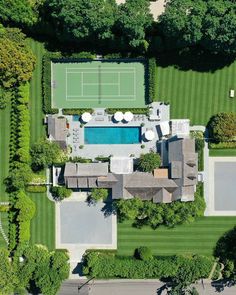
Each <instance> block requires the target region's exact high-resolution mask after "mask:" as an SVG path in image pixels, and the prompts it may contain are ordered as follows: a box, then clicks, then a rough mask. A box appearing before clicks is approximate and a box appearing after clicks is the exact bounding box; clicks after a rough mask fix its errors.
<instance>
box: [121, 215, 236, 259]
mask: <svg viewBox="0 0 236 295" xmlns="http://www.w3.org/2000/svg"><path fill="white" fill-rule="evenodd" d="M234 225H236V217H201V218H199V219H198V220H197V221H195V222H194V223H191V224H187V225H180V226H177V227H176V228H174V229H168V228H167V227H164V226H163V227H160V228H159V229H157V230H153V229H151V228H150V227H143V228H142V229H137V228H134V227H132V225H131V223H130V222H124V223H119V224H118V254H119V255H132V254H133V252H134V249H135V248H137V247H139V246H148V247H150V248H151V249H152V251H153V254H155V255H174V254H183V253H198V254H202V255H209V256H210V255H212V254H213V249H214V247H215V245H216V242H217V241H218V239H219V238H220V237H221V236H222V235H223V234H224V233H225V232H227V231H228V230H230V229H232V228H233V227H234Z"/></svg>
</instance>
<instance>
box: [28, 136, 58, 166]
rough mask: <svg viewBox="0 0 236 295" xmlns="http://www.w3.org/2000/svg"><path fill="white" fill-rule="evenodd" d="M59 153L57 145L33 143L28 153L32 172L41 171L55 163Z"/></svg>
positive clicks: (41, 142)
mask: <svg viewBox="0 0 236 295" xmlns="http://www.w3.org/2000/svg"><path fill="white" fill-rule="evenodd" d="M61 153H62V152H61V149H60V147H59V145H58V144H57V143H55V142H49V141H48V140H42V141H40V142H38V143H35V144H34V145H33V147H32V148H31V151H30V154H31V161H32V168H33V170H41V169H43V168H46V167H48V166H50V165H52V164H53V163H55V162H57V159H58V158H59V157H60V155H61Z"/></svg>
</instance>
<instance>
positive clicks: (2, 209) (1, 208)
mask: <svg viewBox="0 0 236 295" xmlns="http://www.w3.org/2000/svg"><path fill="white" fill-rule="evenodd" d="M9 209H10V207H9V205H0V212H7V211H9Z"/></svg>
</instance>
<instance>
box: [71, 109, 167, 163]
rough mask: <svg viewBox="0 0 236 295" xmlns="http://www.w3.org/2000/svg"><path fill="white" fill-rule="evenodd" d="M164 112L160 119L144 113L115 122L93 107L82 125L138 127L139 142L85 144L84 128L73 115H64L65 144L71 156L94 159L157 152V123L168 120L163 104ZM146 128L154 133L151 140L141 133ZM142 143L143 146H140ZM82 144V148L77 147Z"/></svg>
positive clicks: (137, 155)
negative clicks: (67, 132)
mask: <svg viewBox="0 0 236 295" xmlns="http://www.w3.org/2000/svg"><path fill="white" fill-rule="evenodd" d="M163 108H164V110H165V111H164V112H162V116H161V120H160V119H159V120H153V119H152V120H150V119H149V117H148V116H146V115H144V114H143V115H135V114H134V118H133V120H132V121H130V122H124V121H121V122H115V121H114V120H113V116H112V115H110V114H107V113H106V112H105V109H95V111H94V113H93V114H92V119H91V120H90V121H89V122H88V123H86V125H84V127H139V128H140V129H141V142H140V143H138V144H85V142H84V130H85V128H84V127H82V128H81V122H80V121H74V119H73V116H66V119H67V122H68V123H69V134H70V135H69V137H68V138H67V144H68V145H69V146H71V148H72V152H71V156H72V157H78V156H80V157H85V158H90V159H95V158H96V157H98V156H105V157H108V156H110V155H113V156H117V157H127V156H130V155H132V156H134V157H139V156H140V154H141V153H147V152H150V151H154V152H157V150H158V145H159V142H160V140H159V138H160V130H159V128H158V125H159V124H160V122H163V121H169V119H170V118H169V106H163ZM147 130H152V131H153V132H154V134H155V138H154V139H153V140H151V141H147V140H146V139H145V138H144V136H143V134H144V133H145V132H146V131H147ZM141 145H144V148H141ZM80 146H83V148H79V147H80Z"/></svg>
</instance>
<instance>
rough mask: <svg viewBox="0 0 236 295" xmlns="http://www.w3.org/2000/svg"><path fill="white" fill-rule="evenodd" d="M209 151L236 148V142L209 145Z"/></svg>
mask: <svg viewBox="0 0 236 295" xmlns="http://www.w3.org/2000/svg"><path fill="white" fill-rule="evenodd" d="M209 148H210V149H232V148H236V141H227V142H219V143H212V142H210V143H209Z"/></svg>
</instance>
